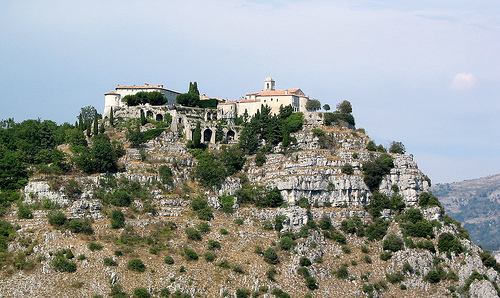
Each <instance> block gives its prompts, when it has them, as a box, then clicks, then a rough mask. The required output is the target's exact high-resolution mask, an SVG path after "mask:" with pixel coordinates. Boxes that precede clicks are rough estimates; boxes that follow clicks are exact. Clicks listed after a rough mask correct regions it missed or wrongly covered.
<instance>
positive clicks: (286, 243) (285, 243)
mask: <svg viewBox="0 0 500 298" xmlns="http://www.w3.org/2000/svg"><path fill="white" fill-rule="evenodd" d="M296 245H297V242H295V241H294V240H293V239H292V238H290V237H288V236H284V237H282V238H281V241H280V243H279V247H280V248H281V249H283V250H290V249H292V248H294V247H295V246H296Z"/></svg>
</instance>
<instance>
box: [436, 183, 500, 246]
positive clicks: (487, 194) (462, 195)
mask: <svg viewBox="0 0 500 298" xmlns="http://www.w3.org/2000/svg"><path fill="white" fill-rule="evenodd" d="M431 190H432V192H433V194H434V195H436V196H437V197H438V198H439V200H440V201H441V203H442V204H443V206H444V208H445V210H446V213H447V214H449V215H451V216H452V217H453V218H454V219H456V220H458V221H460V222H462V223H463V224H464V227H465V228H467V229H468V230H469V233H470V237H471V239H472V240H473V241H474V242H475V243H477V244H480V245H482V246H483V248H484V249H488V250H500V233H499V231H500V174H499V175H493V176H488V177H483V178H478V179H472V180H465V181H462V182H455V183H445V184H437V185H435V186H432V188H431Z"/></svg>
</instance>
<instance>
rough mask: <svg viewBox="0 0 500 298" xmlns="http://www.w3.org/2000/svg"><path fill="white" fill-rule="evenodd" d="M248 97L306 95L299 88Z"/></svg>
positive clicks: (265, 91)
mask: <svg viewBox="0 0 500 298" xmlns="http://www.w3.org/2000/svg"><path fill="white" fill-rule="evenodd" d="M248 95H256V96H283V95H295V96H304V97H305V95H304V93H303V92H302V90H300V89H299V88H296V89H285V90H263V91H261V92H255V93H249V94H247V96H248Z"/></svg>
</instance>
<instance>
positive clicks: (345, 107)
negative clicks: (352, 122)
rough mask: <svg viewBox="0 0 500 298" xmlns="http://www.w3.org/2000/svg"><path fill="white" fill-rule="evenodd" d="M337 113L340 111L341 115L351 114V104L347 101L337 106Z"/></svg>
mask: <svg viewBox="0 0 500 298" xmlns="http://www.w3.org/2000/svg"><path fill="white" fill-rule="evenodd" d="M337 111H339V112H340V113H341V114H351V113H352V106H351V103H350V102H349V101H347V100H344V101H342V102H341V103H339V104H337Z"/></svg>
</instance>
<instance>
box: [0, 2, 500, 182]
mask: <svg viewBox="0 0 500 298" xmlns="http://www.w3.org/2000/svg"><path fill="white" fill-rule="evenodd" d="M413 2H415V3H413ZM498 53H500V1H465V0H463V1H461V0H457V1H440V0H435V1H418V2H416V1H412V2H409V1H376V0H371V1H370V0H359V1H356V0H354V1H326V0H317V1H301V0H294V1H291V0H275V1H252V0H221V1H199V0H183V1H155V0H149V1H148V0H146V1H130V0H129V1H124V0H120V1H118V0H108V1H102V0H100V1H94V0H88V1H61V0H56V1H54V0H50V1H48V0H36V1H35V0H31V1H29V0H24V1H23V0H18V1H9V0H6V1H1V2H0V119H6V118H10V117H14V119H15V120H16V121H22V120H24V119H32V118H38V117H40V118H42V119H51V120H54V121H56V122H58V123H62V122H70V123H74V121H75V120H76V115H77V114H78V112H79V109H80V108H81V107H83V106H86V105H93V106H95V107H96V108H97V109H98V110H99V111H101V112H102V109H103V105H104V95H103V94H104V93H106V92H108V91H111V90H113V89H114V88H115V87H116V85H117V84H121V85H126V84H136V85H139V84H143V83H145V82H148V83H150V84H163V85H165V87H166V88H169V89H172V90H176V91H180V92H185V91H187V88H188V85H189V82H190V81H197V82H198V86H199V88H200V91H201V92H202V93H206V94H207V95H209V96H217V97H222V98H228V99H238V98H240V97H241V96H243V95H245V94H246V93H248V92H254V91H259V90H261V89H262V86H263V80H264V79H265V78H266V77H268V76H272V77H273V78H274V79H275V80H276V85H277V88H278V89H284V88H301V89H302V90H303V91H304V92H305V93H306V94H308V95H309V96H310V97H312V98H316V99H318V100H320V101H321V102H322V103H328V104H330V105H331V106H335V104H336V103H338V102H340V101H342V100H344V99H347V100H349V101H351V103H352V105H353V108H354V116H355V118H356V122H357V127H363V128H365V129H366V130H367V133H368V134H369V135H370V136H371V137H372V138H373V139H374V140H375V141H376V142H377V143H382V144H384V145H385V144H387V143H389V142H390V141H392V140H396V141H401V142H403V143H404V144H405V145H406V148H407V152H408V153H411V154H413V155H414V156H415V160H416V161H417V163H418V164H419V167H420V168H421V169H422V170H423V171H424V173H426V174H427V175H428V176H429V177H430V178H431V179H432V180H433V181H434V182H452V181H460V180H463V179H471V178H476V177H481V176H486V175H489V174H496V173H500V150H499V148H500V129H499V128H500V117H499V116H498V115H499V112H500V72H499V70H500V58H499V54H498Z"/></svg>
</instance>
